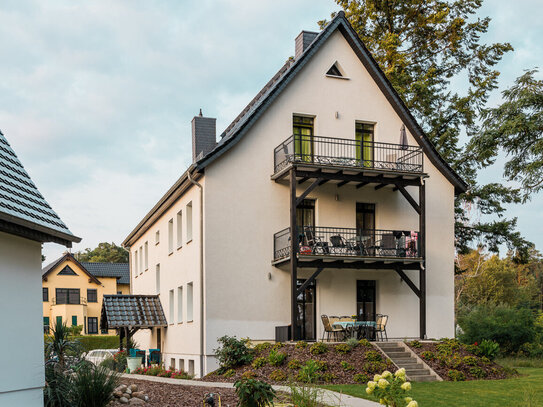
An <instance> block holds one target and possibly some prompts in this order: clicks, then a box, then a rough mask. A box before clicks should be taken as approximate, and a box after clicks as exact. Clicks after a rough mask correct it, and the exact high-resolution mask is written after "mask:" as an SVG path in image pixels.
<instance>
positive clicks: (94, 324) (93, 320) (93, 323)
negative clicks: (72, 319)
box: [87, 317, 98, 334]
mask: <svg viewBox="0 0 543 407" xmlns="http://www.w3.org/2000/svg"><path fill="white" fill-rule="evenodd" d="M88 323H89V327H88V330H87V331H88V333H89V334H97V333H98V318H97V317H88Z"/></svg>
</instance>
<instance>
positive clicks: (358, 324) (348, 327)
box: [333, 321, 376, 339]
mask: <svg viewBox="0 0 543 407" xmlns="http://www.w3.org/2000/svg"><path fill="white" fill-rule="evenodd" d="M333 326H334V327H336V328H339V327H341V328H342V329H344V330H345V331H346V332H347V333H349V334H350V335H349V336H351V337H354V333H355V332H357V333H359V332H360V331H361V330H364V337H365V338H366V339H367V337H368V328H375V327H376V323H375V321H337V322H334V324H333ZM345 336H346V337H347V335H345ZM357 336H358V335H357Z"/></svg>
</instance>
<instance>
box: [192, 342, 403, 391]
mask: <svg viewBox="0 0 543 407" xmlns="http://www.w3.org/2000/svg"><path fill="white" fill-rule="evenodd" d="M319 352H320V353H319ZM277 354H284V355H286V356H284V357H282V356H277ZM253 356H254V357H253V360H252V362H251V363H250V364H247V365H244V366H239V367H236V368H234V369H228V370H225V369H219V370H217V371H215V372H212V373H210V374H208V375H207V376H205V377H204V378H202V379H201V380H204V381H216V382H235V381H236V380H239V379H241V378H244V377H245V378H254V379H257V380H263V381H266V382H268V383H272V384H285V383H287V382H304V381H307V376H306V375H304V372H307V370H308V368H307V367H306V365H307V364H308V363H310V364H313V366H315V365H316V367H317V371H316V373H315V376H316V381H317V382H318V383H332V382H333V383H334V384H356V383H366V382H367V381H368V380H371V379H372V378H373V376H374V375H375V374H381V373H382V372H383V371H384V370H387V369H388V370H390V371H392V372H394V371H395V370H396V369H395V367H394V365H393V364H392V362H391V361H390V360H389V359H388V358H387V357H386V356H385V355H384V354H383V353H381V352H380V351H378V350H377V349H376V348H374V347H373V346H372V345H371V344H370V343H369V342H367V341H360V343H359V344H358V345H357V346H355V347H354V348H351V347H349V346H348V345H347V344H345V343H343V344H327V343H323V342H316V343H315V344H307V343H305V342H298V343H297V344H296V345H294V344H283V343H277V344H275V345H273V344H271V343H268V342H266V343H263V344H259V345H256V346H255V348H254V352H253ZM281 358H284V360H282V361H280V360H279V359H281ZM310 361H314V362H310Z"/></svg>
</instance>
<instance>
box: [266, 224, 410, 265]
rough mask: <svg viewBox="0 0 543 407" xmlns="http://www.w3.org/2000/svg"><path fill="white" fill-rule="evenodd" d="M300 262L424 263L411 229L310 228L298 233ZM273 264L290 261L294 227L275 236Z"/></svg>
mask: <svg viewBox="0 0 543 407" xmlns="http://www.w3.org/2000/svg"><path fill="white" fill-rule="evenodd" d="M295 235H297V236H298V242H299V243H298V259H299V261H300V262H301V263H302V262H304V261H314V260H315V259H326V260H330V261H333V260H338V259H342V260H344V261H348V262H351V261H354V260H367V261H371V262H377V261H380V262H388V263H390V262H399V263H414V262H418V261H420V249H419V233H418V232H417V231H407V230H378V229H372V230H360V229H355V228H337V227H320V226H317V227H306V228H304V230H303V231H298V232H297V233H296V234H295ZM273 240H274V249H273V250H274V252H273V254H274V255H273V264H274V265H279V264H282V263H285V262H288V261H289V258H290V228H286V229H283V230H281V231H279V232H277V233H276V234H275V235H274V239H273Z"/></svg>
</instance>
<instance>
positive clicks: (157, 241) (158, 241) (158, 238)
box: [155, 230, 160, 244]
mask: <svg viewBox="0 0 543 407" xmlns="http://www.w3.org/2000/svg"><path fill="white" fill-rule="evenodd" d="M159 243H160V230H157V231H156V232H155V244H159Z"/></svg>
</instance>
